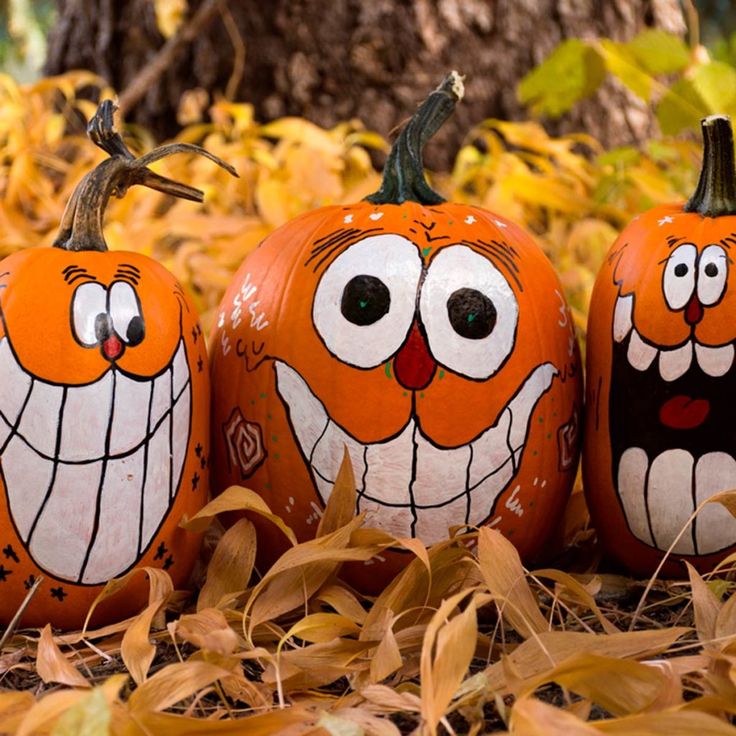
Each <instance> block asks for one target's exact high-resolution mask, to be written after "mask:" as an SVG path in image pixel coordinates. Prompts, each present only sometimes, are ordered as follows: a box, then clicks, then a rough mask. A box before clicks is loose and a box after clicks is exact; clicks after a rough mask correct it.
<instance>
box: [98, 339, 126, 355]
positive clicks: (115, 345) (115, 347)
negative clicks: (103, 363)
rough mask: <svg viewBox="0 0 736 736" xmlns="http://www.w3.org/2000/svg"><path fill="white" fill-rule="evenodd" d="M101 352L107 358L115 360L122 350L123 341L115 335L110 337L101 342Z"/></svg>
mask: <svg viewBox="0 0 736 736" xmlns="http://www.w3.org/2000/svg"><path fill="white" fill-rule="evenodd" d="M102 352H103V353H105V357H106V358H107V359H108V360H115V358H117V357H119V355H120V353H122V352H123V343H122V342H121V341H120V338H119V337H118V336H117V335H110V337H108V338H107V340H105V342H103V343H102Z"/></svg>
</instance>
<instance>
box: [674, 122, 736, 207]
mask: <svg viewBox="0 0 736 736" xmlns="http://www.w3.org/2000/svg"><path fill="white" fill-rule="evenodd" d="M700 125H701V128H702V130H703V166H702V168H701V170H700V179H699V180H698V186H697V188H696V189H695V193H694V194H693V196H692V197H690V199H689V200H688V201H687V204H686V205H685V212H699V213H700V214H701V215H703V217H721V216H722V215H736V167H735V166H734V151H733V130H732V129H731V118H729V117H728V116H727V115H711V116H709V117H707V118H703V119H702V120H701V121H700Z"/></svg>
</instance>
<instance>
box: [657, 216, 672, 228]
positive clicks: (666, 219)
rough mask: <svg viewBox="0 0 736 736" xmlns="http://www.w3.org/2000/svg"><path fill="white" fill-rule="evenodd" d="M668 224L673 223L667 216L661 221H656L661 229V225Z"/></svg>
mask: <svg viewBox="0 0 736 736" xmlns="http://www.w3.org/2000/svg"><path fill="white" fill-rule="evenodd" d="M668 222H674V220H673V219H672V218H671V217H670V216H669V215H666V216H665V217H663V218H662V219H661V220H657V225H659V226H660V227H662V225H666V224H667V223H668Z"/></svg>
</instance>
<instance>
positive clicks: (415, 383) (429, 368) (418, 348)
mask: <svg viewBox="0 0 736 736" xmlns="http://www.w3.org/2000/svg"><path fill="white" fill-rule="evenodd" d="M435 370H437V363H435V360H434V358H433V357H432V356H431V355H430V354H429V348H428V347H427V340H426V338H425V337H424V335H423V334H422V331H421V330H420V329H419V324H418V322H417V321H416V320H415V321H414V324H413V325H412V326H411V330H409V336H408V337H407V338H406V342H405V343H404V344H403V345H402V346H401V349H400V350H399V352H398V354H397V355H396V357H395V358H394V375H395V376H396V380H397V381H398V382H399V383H400V384H401V385H402V386H403V387H404V388H406V389H409V390H410V391H421V389H423V388H426V387H427V386H428V385H429V382H430V381H431V380H432V376H434V372H435Z"/></svg>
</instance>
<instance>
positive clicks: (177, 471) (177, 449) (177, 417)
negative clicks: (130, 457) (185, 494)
mask: <svg viewBox="0 0 736 736" xmlns="http://www.w3.org/2000/svg"><path fill="white" fill-rule="evenodd" d="M191 405H192V395H191V391H190V389H189V387H187V388H186V389H185V391H184V393H183V394H182V395H181V396H180V397H179V399H178V401H177V402H176V404H174V414H173V422H172V432H173V438H172V443H171V450H172V468H173V471H174V475H173V477H172V483H171V498H173V497H174V496H175V495H176V491H177V489H178V488H179V481H180V480H181V473H182V470H183V469H184V461H185V460H186V453H187V445H188V444H189V429H190V426H191V420H192V418H191V411H190V409H191Z"/></svg>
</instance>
